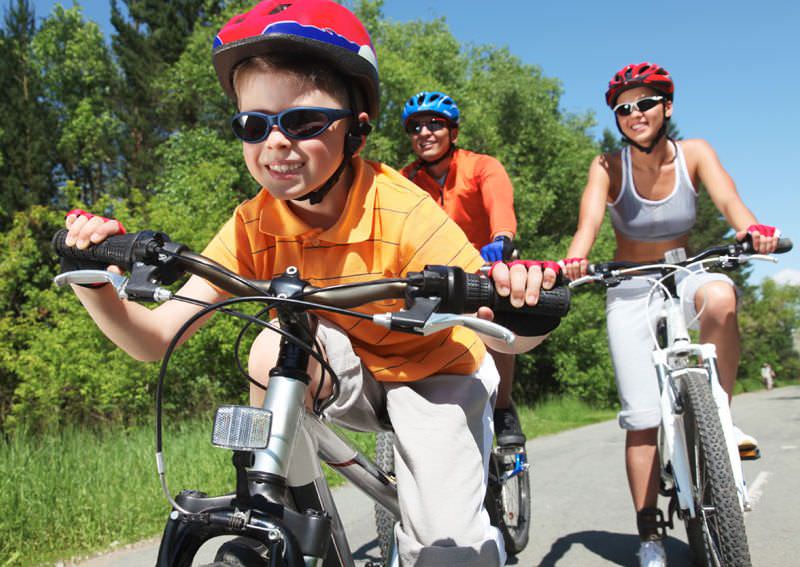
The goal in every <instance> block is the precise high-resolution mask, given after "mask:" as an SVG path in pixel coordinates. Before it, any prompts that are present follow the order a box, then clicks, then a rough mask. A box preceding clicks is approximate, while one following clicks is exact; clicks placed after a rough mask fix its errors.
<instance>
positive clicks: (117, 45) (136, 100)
mask: <svg viewBox="0 0 800 567" xmlns="http://www.w3.org/2000/svg"><path fill="white" fill-rule="evenodd" d="M124 3H125V6H126V8H127V9H126V10H122V9H120V6H119V4H118V2H117V0H112V1H111V23H112V25H113V26H114V28H115V29H116V32H117V33H116V34H115V35H114V36H113V38H112V47H113V50H114V53H115V54H116V60H117V62H118V64H119V66H120V68H121V71H122V76H123V78H124V81H123V82H122V83H121V86H120V89H119V90H118V92H117V93H116V94H115V98H116V99H117V101H118V103H119V104H120V106H121V112H123V113H124V114H125V116H126V121H125V127H126V131H125V136H124V140H126V142H125V145H124V147H123V155H124V156H125V177H126V181H127V183H128V185H129V186H130V187H137V188H140V189H147V188H149V187H150V185H151V183H152V181H153V179H155V177H156V176H157V172H158V168H159V164H158V161H157V160H156V159H155V152H153V149H154V148H155V147H156V146H157V145H159V144H160V143H161V142H162V141H164V140H165V139H166V138H167V137H168V136H169V134H170V133H171V132H172V131H173V130H174V129H176V128H177V127H179V125H180V122H179V121H178V120H179V119H180V118H182V117H176V116H172V115H170V114H169V113H168V112H162V103H163V101H165V100H167V95H168V94H169V93H168V92H165V91H164V89H163V87H164V82H163V81H161V80H160V77H161V76H162V75H163V74H164V73H168V72H169V71H170V66H171V65H172V64H174V63H175V62H176V61H178V59H180V57H181V54H182V53H183V51H184V48H185V46H186V44H187V42H188V41H189V38H190V37H191V36H192V33H193V31H194V30H195V29H197V28H198V27H202V26H203V25H206V24H208V23H209V22H210V21H212V20H213V18H214V17H215V16H216V15H217V14H218V13H219V12H220V9H221V5H222V4H223V3H222V2H221V1H216V0H177V1H174V2H161V1H160V0H136V1H132V0H124ZM208 45H209V47H210V44H208ZM167 80H168V81H169V80H170V79H169V76H168V78H167ZM191 88H192V85H191V84H183V85H181V88H180V90H191Z"/></svg>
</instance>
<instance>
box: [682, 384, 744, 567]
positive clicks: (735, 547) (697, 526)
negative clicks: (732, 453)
mask: <svg viewBox="0 0 800 567" xmlns="http://www.w3.org/2000/svg"><path fill="white" fill-rule="evenodd" d="M680 391H681V399H682V401H683V406H684V418H683V423H684V429H685V432H686V446H687V450H688V453H689V464H690V467H691V473H692V487H691V488H692V495H693V497H694V501H695V502H696V503H697V505H698V508H699V509H698V511H697V515H696V517H695V518H689V517H688V516H687V517H686V518H685V519H684V520H685V523H686V535H687V537H688V540H689V547H690V548H691V550H692V553H693V555H694V558H695V563H696V564H697V565H708V566H725V567H749V566H750V564H751V563H750V550H749V548H748V544H747V534H746V533H745V527H744V517H743V515H742V509H741V506H740V505H739V498H738V495H737V491H736V484H735V482H734V480H733V473H732V472H731V463H730V459H729V458H728V450H727V448H726V445H725V438H724V435H723V433H722V426H721V425H720V421H719V414H718V413H717V407H716V405H715V403H714V399H713V397H712V394H711V388H710V387H709V382H708V374H707V373H706V371H705V370H701V369H691V370H689V372H688V373H687V374H686V375H684V376H683V378H682V379H681V386H680Z"/></svg>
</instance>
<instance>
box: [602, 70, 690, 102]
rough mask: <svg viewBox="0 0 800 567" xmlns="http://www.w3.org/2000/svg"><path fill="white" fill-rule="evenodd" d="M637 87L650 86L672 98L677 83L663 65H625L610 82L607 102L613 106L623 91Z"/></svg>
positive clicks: (669, 98)
mask: <svg viewBox="0 0 800 567" xmlns="http://www.w3.org/2000/svg"><path fill="white" fill-rule="evenodd" d="M636 87H650V88H651V89H654V90H656V91H658V92H659V93H660V94H662V95H664V96H665V97H666V98H667V99H668V100H672V98H673V96H674V95H675V84H674V83H673V82H672V77H670V75H669V73H668V72H667V70H666V69H664V68H663V67H660V66H658V65H656V64H655V63H648V62H647V61H645V62H643V63H635V64H630V65H625V66H624V67H623V68H622V69H620V70H619V71H617V72H616V73H615V74H614V77H612V79H611V80H610V81H609V82H608V90H606V104H607V105H608V106H610V107H611V108H614V105H615V104H616V103H617V97H619V95H621V94H622V93H623V92H625V91H627V90H630V89H634V88H636Z"/></svg>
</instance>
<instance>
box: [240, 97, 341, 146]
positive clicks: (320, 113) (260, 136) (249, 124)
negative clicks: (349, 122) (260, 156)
mask: <svg viewBox="0 0 800 567" xmlns="http://www.w3.org/2000/svg"><path fill="white" fill-rule="evenodd" d="M352 115H353V112H352V111H350V110H343V109H340V108H321V107H317V106H297V107H294V108H287V109H286V110H284V111H283V112H279V113H278V114H265V113H263V112H255V111H249V112H240V113H239V114H237V115H236V116H234V117H233V118H232V119H231V127H232V128H233V133H234V134H235V135H236V137H237V138H239V139H240V140H242V141H243V142H247V143H248V144H258V143H259V142H263V141H264V140H266V139H267V136H269V133H270V132H271V131H272V127H273V126H277V127H278V130H280V131H281V132H282V133H283V135H284V136H286V137H287V138H291V139H293V140H308V139H309V138H314V137H316V136H319V135H320V134H322V133H323V132H324V131H325V130H327V129H328V128H329V127H330V125H331V124H333V123H334V122H336V121H337V120H341V119H342V118H348V117H350V116H352Z"/></svg>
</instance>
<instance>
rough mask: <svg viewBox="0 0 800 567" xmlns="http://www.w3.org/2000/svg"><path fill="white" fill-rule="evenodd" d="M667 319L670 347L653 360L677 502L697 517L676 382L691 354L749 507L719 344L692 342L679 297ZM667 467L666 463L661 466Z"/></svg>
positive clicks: (664, 450)
mask: <svg viewBox="0 0 800 567" xmlns="http://www.w3.org/2000/svg"><path fill="white" fill-rule="evenodd" d="M664 309H665V314H664V316H665V317H666V321H667V334H668V336H667V345H668V346H667V348H664V349H656V350H654V351H653V354H652V358H653V364H654V365H655V368H656V374H657V375H658V381H659V387H660V390H661V429H662V432H661V436H660V445H661V446H660V447H659V450H660V455H661V460H662V462H663V463H665V464H666V463H670V464H671V469H672V479H673V482H674V486H675V492H676V495H677V498H678V503H679V505H680V507H681V509H682V510H685V511H687V512H688V513H689V516H690V517H692V518H694V517H696V516H697V509H696V505H697V506H699V503H695V502H694V498H693V495H692V494H691V491H690V490H689V487H691V486H692V473H691V466H690V461H689V453H688V447H687V446H686V431H685V429H684V425H683V410H682V408H681V407H680V404H679V403H678V389H677V384H678V383H679V381H680V380H681V378H682V376H683V375H685V374H686V373H688V371H689V368H687V366H686V364H687V361H688V358H689V357H690V356H697V357H700V358H701V359H702V360H703V366H704V370H705V371H706V374H707V376H708V379H709V383H710V387H711V393H712V396H713V398H714V402H715V404H716V406H717V412H718V414H719V420H720V423H721V425H722V432H723V435H724V437H725V442H726V445H727V449H728V458H729V459H730V463H731V469H732V471H733V478H734V482H735V483H736V488H737V493H738V496H739V505H740V506H741V507H742V510H749V508H750V504H749V500H748V495H747V484H746V482H745V479H744V474H743V471H742V463H741V460H740V458H739V447H738V446H737V444H736V441H735V440H734V438H733V421H732V417H731V411H730V406H729V403H728V394H727V393H726V392H725V390H724V389H723V388H722V386H721V385H720V382H719V372H718V370H717V354H716V347H715V346H714V345H713V344H711V343H707V344H700V345H699V344H693V343H692V342H691V340H690V337H689V332H688V330H687V328H686V322H685V320H684V317H683V311H682V309H681V306H680V301H679V300H678V299H672V300H668V301H667V302H666V304H665V306H664ZM662 468H664V467H662Z"/></svg>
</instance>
